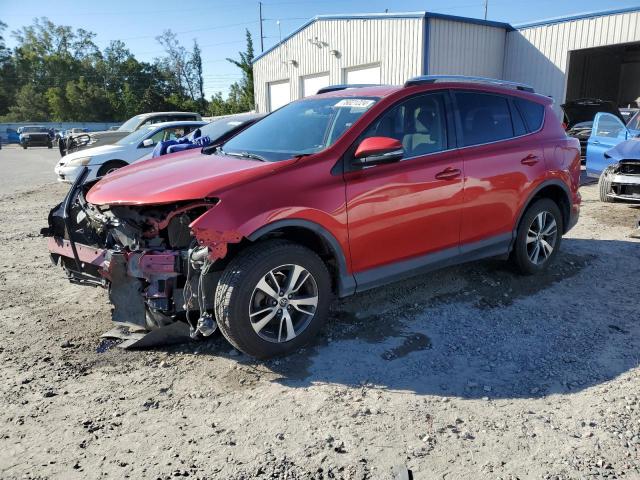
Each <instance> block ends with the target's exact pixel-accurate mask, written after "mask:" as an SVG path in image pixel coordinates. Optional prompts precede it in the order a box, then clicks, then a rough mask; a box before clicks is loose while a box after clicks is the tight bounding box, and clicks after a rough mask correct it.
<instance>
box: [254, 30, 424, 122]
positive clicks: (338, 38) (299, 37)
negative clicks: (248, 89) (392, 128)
mask: <svg viewBox="0 0 640 480" xmlns="http://www.w3.org/2000/svg"><path fill="white" fill-rule="evenodd" d="M423 22H424V18H423V17H419V18H383V19H376V18H373V19H372V18H367V19H361V18H351V19H318V20H316V21H314V22H313V23H311V24H310V25H308V26H307V27H306V28H303V29H302V30H300V31H299V32H298V33H296V34H295V35H293V36H292V37H291V38H289V39H287V40H285V41H284V42H283V44H282V45H280V46H279V47H277V48H275V49H273V50H271V51H270V52H267V54H266V55H264V56H263V57H262V58H259V59H258V60H257V61H256V62H255V63H254V85H255V96H256V104H257V109H258V111H261V112H264V111H267V110H268V91H267V84H268V83H269V82H276V81H281V80H290V83H289V85H290V88H291V100H295V99H298V98H302V81H301V77H306V76H308V75H314V74H319V73H321V72H329V80H330V83H331V84H338V83H343V82H344V81H345V79H344V72H345V71H346V69H349V68H352V67H358V66H364V65H374V64H379V65H380V81H381V83H388V84H402V83H404V82H405V81H406V80H407V78H409V77H413V76H416V75H420V74H421V73H422V68H423V60H424V53H423V36H424V34H423V25H424V23H423ZM310 40H311V41H315V42H316V45H314V44H312V43H311V42H310ZM316 40H317V41H316ZM332 50H334V51H335V54H332V53H331V51H332Z"/></svg>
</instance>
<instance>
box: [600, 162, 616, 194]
mask: <svg viewBox="0 0 640 480" xmlns="http://www.w3.org/2000/svg"><path fill="white" fill-rule="evenodd" d="M612 174H613V167H612V166H608V167H607V168H605V169H604V170H603V171H602V173H601V174H600V178H599V179H598V192H599V193H600V201H601V202H605V203H614V202H615V201H616V199H615V198H612V197H609V196H608V194H609V193H611V175H612Z"/></svg>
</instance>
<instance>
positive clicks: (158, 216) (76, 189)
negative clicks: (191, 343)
mask: <svg viewBox="0 0 640 480" xmlns="http://www.w3.org/2000/svg"><path fill="white" fill-rule="evenodd" d="M91 186H92V185H91V184H89V185H82V182H80V183H79V184H78V182H77V183H76V184H74V186H73V187H72V189H71V190H70V192H69V194H68V195H67V197H66V198H65V200H64V201H63V202H62V203H61V204H60V205H58V206H56V207H55V208H53V209H52V210H51V213H50V214H49V227H48V228H46V229H43V234H45V235H46V236H48V237H49V239H48V242H49V244H48V246H49V251H50V253H51V258H52V261H53V262H54V264H56V265H60V266H61V267H62V268H64V270H65V271H66V273H67V276H68V278H69V280H70V281H71V282H73V283H78V284H83V285H93V286H102V287H105V288H107V289H108V290H109V299H110V301H111V303H112V305H113V308H112V320H113V321H114V322H115V323H116V324H118V325H121V326H127V327H133V329H135V330H136V331H150V330H153V329H157V328H160V327H165V326H168V325H171V324H174V323H175V322H186V323H187V324H188V325H189V326H190V328H191V333H192V335H193V336H195V335H198V334H201V335H204V336H208V335H210V334H212V333H213V332H214V331H215V329H216V323H215V320H214V318H213V314H212V312H213V308H214V305H213V297H214V294H213V293H214V291H215V286H216V284H217V281H218V278H219V275H220V272H221V270H222V268H223V267H222V266H220V265H219V263H220V259H221V258H222V257H223V256H224V255H220V253H222V251H221V250H220V249H221V246H220V245H221V244H220V243H216V242H214V241H213V240H212V239H206V241H205V240H203V239H196V238H195V237H194V235H193V233H192V231H191V227H190V225H191V224H192V223H193V222H194V221H195V220H196V219H197V218H198V217H200V216H201V215H203V214H204V213H205V212H207V211H208V210H209V209H211V208H213V207H214V206H215V205H216V204H217V203H218V201H217V200H216V199H205V200H199V201H185V202H180V203H174V204H166V205H140V206H135V205H134V206H131V205H126V206H125V205H94V204H91V203H89V202H87V201H86V200H85V195H86V193H87V192H88V190H89V189H90V187H91ZM240 240H241V238H240V237H239V236H238V237H237V238H235V237H234V238H233V239H228V241H235V242H239V241H240ZM224 253H226V243H225V244H224Z"/></svg>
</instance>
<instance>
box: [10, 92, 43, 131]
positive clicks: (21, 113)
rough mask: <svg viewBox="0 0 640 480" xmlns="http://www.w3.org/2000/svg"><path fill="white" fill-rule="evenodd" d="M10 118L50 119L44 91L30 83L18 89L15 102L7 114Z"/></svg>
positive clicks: (33, 120)
mask: <svg viewBox="0 0 640 480" xmlns="http://www.w3.org/2000/svg"><path fill="white" fill-rule="evenodd" d="M6 117H8V119H9V120H13V121H22V122H44V121H47V120H48V119H49V105H48V103H47V98H46V97H45V95H44V93H42V92H40V91H38V89H36V87H35V86H34V85H32V84H30V83H28V84H26V85H24V86H23V87H22V88H20V89H19V90H18V92H17V93H16V96H15V100H14V104H13V105H12V106H11V107H10V108H9V113H8V114H7V115H6Z"/></svg>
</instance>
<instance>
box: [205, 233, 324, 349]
mask: <svg viewBox="0 0 640 480" xmlns="http://www.w3.org/2000/svg"><path fill="white" fill-rule="evenodd" d="M330 297H331V280H330V277H329V272H328V270H327V267H326V265H325V264H324V262H323V261H322V260H321V259H320V257H318V255H317V254H316V253H315V252H313V251H311V250H309V249H308V248H306V247H304V246H302V245H298V244H295V243H291V242H288V241H281V240H268V241H264V242H260V243H258V244H256V245H254V246H252V247H250V248H247V249H246V250H244V251H243V252H241V253H240V254H239V255H238V256H237V257H236V258H235V259H233V260H232V261H231V262H230V263H229V265H228V266H227V268H226V269H225V271H224V273H223V274H222V276H221V277H220V280H219V282H218V287H217V289H216V298H215V310H216V320H217V322H218V326H219V327H220V331H221V332H222V334H223V335H224V336H225V337H226V339H227V340H228V341H229V342H230V343H231V344H232V345H233V346H234V347H236V348H237V349H238V350H240V351H242V352H244V353H246V354H247V355H251V356H253V357H256V358H269V357H273V356H277V355H285V354H288V353H291V352H293V351H295V350H296V349H298V348H300V347H301V346H303V345H305V344H306V343H308V342H309V341H310V340H311V339H312V338H313V337H314V336H315V335H316V334H317V333H318V331H319V330H320V328H321V327H322V325H323V324H324V322H325V319H326V317H327V313H328V310H329V302H330Z"/></svg>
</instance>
